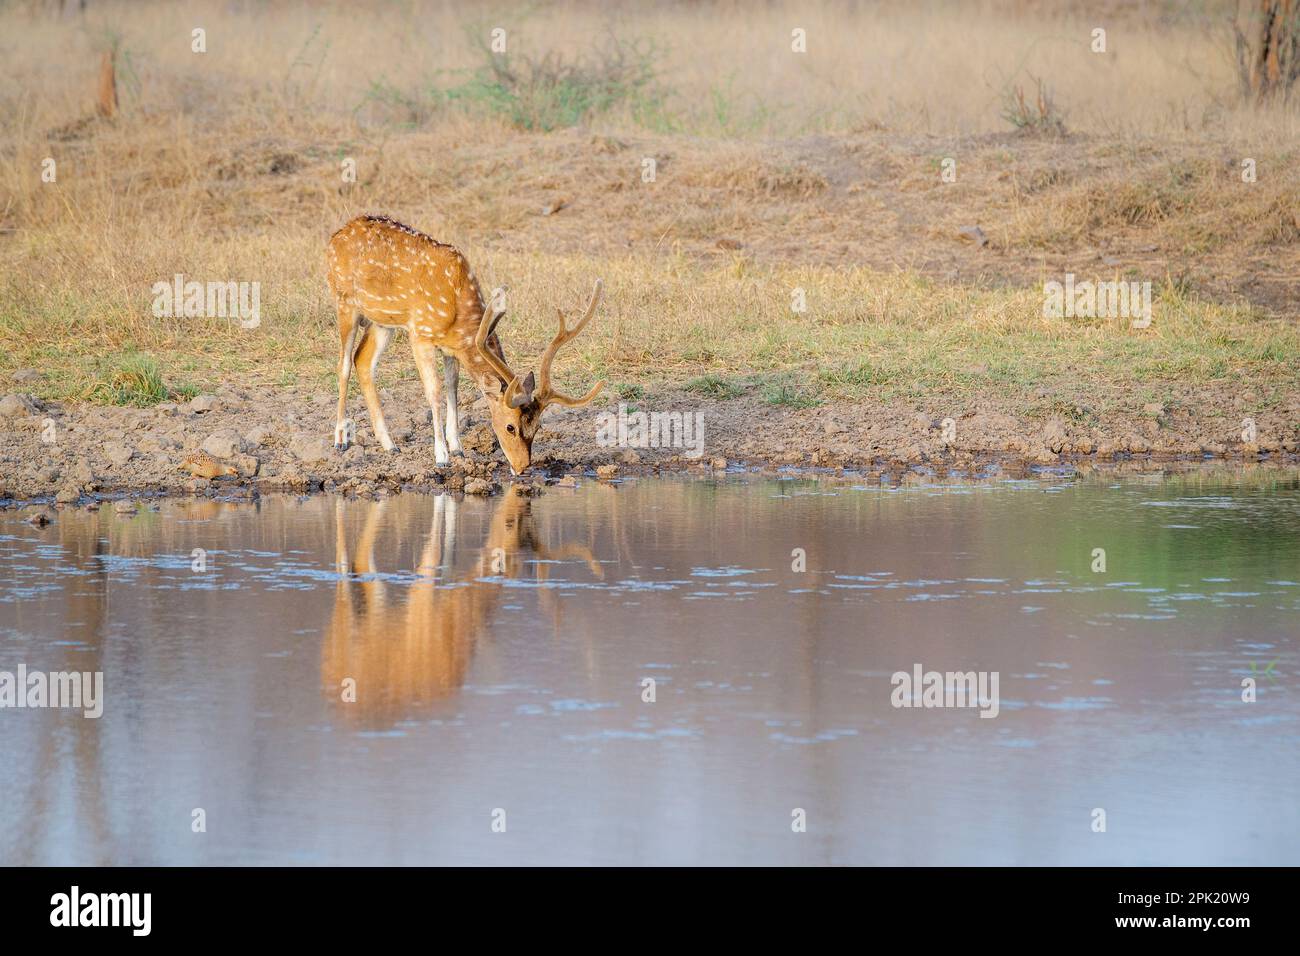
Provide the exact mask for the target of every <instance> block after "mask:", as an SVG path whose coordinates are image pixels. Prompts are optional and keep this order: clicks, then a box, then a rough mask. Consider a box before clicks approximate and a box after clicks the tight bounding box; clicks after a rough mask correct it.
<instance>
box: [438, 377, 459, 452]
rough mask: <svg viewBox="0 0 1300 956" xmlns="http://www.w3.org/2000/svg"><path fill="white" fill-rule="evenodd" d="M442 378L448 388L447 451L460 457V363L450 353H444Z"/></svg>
mask: <svg viewBox="0 0 1300 956" xmlns="http://www.w3.org/2000/svg"><path fill="white" fill-rule="evenodd" d="M442 376H443V379H444V380H445V384H446V386H447V422H446V431H447V450H448V451H449V452H451V453H452V454H453V455H459V454H460V412H459V409H458V408H457V405H456V393H457V390H458V389H459V388H460V363H459V362H457V361H456V356H454V355H452V354H451V353H450V352H443V353H442Z"/></svg>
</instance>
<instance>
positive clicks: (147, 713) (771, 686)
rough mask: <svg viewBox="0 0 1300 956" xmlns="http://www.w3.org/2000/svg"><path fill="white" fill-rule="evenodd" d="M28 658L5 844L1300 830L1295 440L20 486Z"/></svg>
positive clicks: (651, 856) (1235, 837) (1042, 858)
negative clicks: (643, 470) (1261, 467)
mask: <svg viewBox="0 0 1300 956" xmlns="http://www.w3.org/2000/svg"><path fill="white" fill-rule="evenodd" d="M195 549H202V551H201V552H196V551H195ZM1096 549H1102V550H1103V551H1104V555H1103V556H1101V557H1102V558H1104V570H1094V568H1097V566H1098V563H1099V555H1098V553H1097V550H1096ZM801 555H802V557H801ZM204 561H206V568H203V562H204ZM801 562H802V563H803V565H804V567H803V569H802V570H799V569H798V568H799V566H800V564H801ZM196 568H200V569H198V570H196ZM340 569H341V570H342V573H340ZM20 664H22V665H25V667H26V668H27V669H28V671H29V672H31V671H47V672H52V671H74V670H75V671H82V672H96V671H98V672H102V673H103V675H104V678H103V680H104V700H103V715H102V717H100V718H99V719H88V718H85V717H83V716H82V714H81V711H74V710H70V709H30V708H23V709H2V710H0V786H2V787H3V791H2V792H3V800H0V863H5V864H31V863H36V864H108V863H114V864H153V863H163V864H235V863H254V864H257V863H287V864H342V863H379V864H425V863H470V864H476V863H521V864H536V863H613V864H618V863H645V864H672V863H740V864H765V863H797V864H827V863H830V864H942V863H951V864H1066V863H1078V864H1111V863H1114V864H1292V865H1294V864H1296V863H1298V862H1300V800H1297V798H1296V795H1297V793H1300V757H1298V756H1297V755H1300V747H1297V744H1300V687H1298V686H1297V683H1296V677H1295V675H1296V673H1297V671H1300V480H1298V479H1297V476H1296V475H1295V473H1293V472H1285V471H1273V472H1270V473H1267V474H1260V473H1255V474H1252V475H1248V476H1247V477H1246V478H1243V479H1241V480H1228V479H1224V478H1219V477H1214V476H1208V477H1207V476H1201V475H1192V476H1184V477H1177V478H1171V479H1164V478H1155V479H1127V480H1123V481H1119V480H1114V479H1104V478H1089V479H1083V480H1068V479H1061V478H1046V477H1045V478H1042V479H1039V480H1032V481H1020V482H997V483H989V484H970V485H960V484H947V483H945V484H942V485H931V486H926V485H918V486H905V487H903V488H897V487H893V488H883V489H882V488H880V487H878V486H876V485H874V484H872V485H862V486H854V485H853V484H852V483H851V482H847V483H821V484H819V483H817V482H814V481H809V480H804V479H791V480H783V481H777V480H770V479H758V478H750V477H743V476H733V477H731V478H728V479H724V480H718V481H714V480H687V479H682V480H666V479H655V480H650V479H646V480H639V481H632V482H628V483H624V484H621V485H607V484H601V483H595V482H583V483H582V484H581V485H580V487H578V488H576V489H563V488H551V489H548V490H547V492H546V493H545V494H544V495H542V496H540V497H536V498H525V497H519V496H516V495H513V494H507V495H505V496H501V497H497V498H493V499H488V500H481V499H465V500H463V501H460V502H456V501H454V500H452V499H450V498H440V497H425V496H420V495H413V494H412V495H402V496H397V497H394V498H391V499H389V500H386V501H379V502H375V501H348V502H343V501H337V500H335V499H331V498H326V497H315V498H310V499H301V500H300V499H296V498H293V497H283V498H264V499H262V500H261V501H260V502H258V503H255V504H235V503H223V502H214V501H208V500H177V501H170V502H164V503H162V504H161V505H160V506H159V510H157V511H146V512H143V513H141V514H140V515H138V516H136V517H134V518H124V517H121V516H118V515H115V514H114V513H113V511H112V509H111V508H110V507H108V506H105V507H104V508H103V509H102V510H100V511H98V512H87V511H64V512H61V513H60V514H59V516H58V518H57V519H56V521H55V522H54V523H53V524H51V525H50V526H48V527H46V528H43V529H37V528H34V527H32V526H30V525H28V524H26V523H25V522H24V521H23V520H22V518H21V516H20V515H19V514H18V513H15V512H3V513H0V671H9V672H14V673H16V671H17V668H18V666H19V665H20ZM918 666H919V667H920V668H922V669H923V670H924V671H930V670H935V671H940V672H947V671H951V672H985V674H986V675H991V674H993V673H996V674H997V677H998V685H997V688H998V695H997V707H996V716H993V717H987V718H986V717H981V708H979V707H977V706H967V707H958V706H954V707H924V706H915V707H899V706H895V703H896V702H898V699H899V698H898V693H896V692H895V682H894V680H893V679H892V676H891V675H893V674H894V673H895V672H904V673H908V674H911V673H913V671H914V668H916V667H918ZM1252 677H1253V678H1254V679H1255V683H1256V699H1255V700H1254V701H1253V702H1246V701H1243V699H1242V697H1243V686H1242V682H1243V680H1244V679H1247V678H1252ZM648 680H653V681H654V684H653V686H652V687H651V686H650V685H648V684H647V683H646V682H647V681H648ZM353 688H354V689H355V692H354V693H353ZM651 690H653V697H654V700H653V702H649V701H647V700H645V699H643V698H644V697H646V696H649V695H650V692H651ZM899 693H902V692H901V691H900V692H899ZM912 694H913V696H914V700H913V696H909V697H908V699H907V701H906V702H907V703H913V702H916V703H918V704H920V703H922V702H923V701H924V698H923V694H922V691H921V689H920V688H916V689H915V690H914V691H913V692H912ZM353 697H354V698H355V699H352V698H353ZM957 702H958V703H959V702H960V700H958V701H957ZM968 703H969V702H968ZM974 703H978V701H976V702H974ZM985 703H988V701H985ZM983 710H984V711H985V712H989V713H991V712H992V710H991V708H989V707H984V708H983ZM196 810H202V814H201V820H202V823H203V825H204V827H205V830H204V832H194V829H195V827H196V825H197V824H196V823H195V821H196V819H200V817H196V814H195V811H196ZM1098 810H1102V811H1104V813H1105V817H1104V822H1105V830H1104V832H1095V829H1094V828H1096V827H1098V826H1099V824H1098V821H1099V820H1100V819H1101V817H1099V815H1098V814H1097V812H1096V811H1098ZM800 820H803V821H805V823H806V829H805V830H804V831H803V832H796V828H797V826H798V824H799V822H800ZM503 824H504V832H497V831H498V830H500V828H501V826H502V825H503ZM494 825H495V827H496V829H495V830H494Z"/></svg>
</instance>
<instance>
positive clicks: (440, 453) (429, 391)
mask: <svg viewBox="0 0 1300 956" xmlns="http://www.w3.org/2000/svg"><path fill="white" fill-rule="evenodd" d="M411 352H412V353H414V355H415V367H416V368H417V369H419V372H420V381H421V382H422V383H424V397H425V399H427V400H428V402H429V410H430V412H431V413H432V419H433V460H434V461H435V462H437V463H438V464H439V465H445V464H447V463H448V462H449V461H451V456H450V455H448V454H447V439H446V438H445V437H444V436H443V432H442V382H441V381H440V380H439V378H438V368H437V364H436V363H437V359H438V349H437V348H436V347H435V346H433V345H431V344H430V343H428V342H425V341H423V340H421V339H418V338H415V337H412V338H411Z"/></svg>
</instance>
